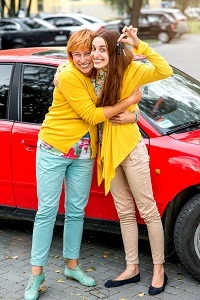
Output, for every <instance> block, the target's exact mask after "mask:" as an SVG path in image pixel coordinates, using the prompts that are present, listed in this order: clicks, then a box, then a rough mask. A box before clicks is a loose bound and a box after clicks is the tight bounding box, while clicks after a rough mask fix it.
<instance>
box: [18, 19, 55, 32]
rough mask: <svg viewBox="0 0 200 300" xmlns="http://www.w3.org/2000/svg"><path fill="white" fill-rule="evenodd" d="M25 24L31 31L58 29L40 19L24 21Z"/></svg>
mask: <svg viewBox="0 0 200 300" xmlns="http://www.w3.org/2000/svg"><path fill="white" fill-rule="evenodd" d="M24 23H25V24H26V25H27V26H28V27H29V28H30V29H55V28H56V27H55V26H54V25H52V24H50V23H48V22H46V21H44V20H41V19H38V18H33V19H31V18H26V19H24Z"/></svg>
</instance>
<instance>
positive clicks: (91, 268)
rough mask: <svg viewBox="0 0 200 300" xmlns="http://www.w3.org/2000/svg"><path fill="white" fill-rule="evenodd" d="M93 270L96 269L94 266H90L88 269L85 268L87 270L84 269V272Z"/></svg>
mask: <svg viewBox="0 0 200 300" xmlns="http://www.w3.org/2000/svg"><path fill="white" fill-rule="evenodd" d="M94 270H96V268H95V267H90V268H89V269H87V270H85V271H86V272H91V271H94Z"/></svg>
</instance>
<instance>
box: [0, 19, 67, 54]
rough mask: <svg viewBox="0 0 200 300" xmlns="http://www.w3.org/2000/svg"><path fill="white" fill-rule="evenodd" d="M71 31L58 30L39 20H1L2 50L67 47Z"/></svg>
mask: <svg viewBox="0 0 200 300" xmlns="http://www.w3.org/2000/svg"><path fill="white" fill-rule="evenodd" d="M69 37H70V30H63V29H58V28H56V27H55V26H53V25H51V24H49V23H48V22H46V21H44V20H41V19H39V18H28V17H26V18H1V19H0V49H1V50H4V49H13V48H27V47H39V46H65V45H66V44H67V41H68V39H69Z"/></svg>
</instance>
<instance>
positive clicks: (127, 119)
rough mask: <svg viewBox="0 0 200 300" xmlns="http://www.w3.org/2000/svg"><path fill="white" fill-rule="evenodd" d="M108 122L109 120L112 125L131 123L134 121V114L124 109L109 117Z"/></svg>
mask: <svg viewBox="0 0 200 300" xmlns="http://www.w3.org/2000/svg"><path fill="white" fill-rule="evenodd" d="M109 122H111V123H112V125H119V124H127V123H133V122H135V114H133V113H131V112H130V111H128V110H125V111H123V112H121V113H119V114H118V115H116V116H114V117H112V118H110V119H109Z"/></svg>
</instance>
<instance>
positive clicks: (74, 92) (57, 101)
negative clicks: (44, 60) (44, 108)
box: [38, 63, 106, 157]
mask: <svg viewBox="0 0 200 300" xmlns="http://www.w3.org/2000/svg"><path fill="white" fill-rule="evenodd" d="M92 99H93V100H92ZM96 101H97V96H96V94H95V92H94V87H93V84H92V82H91V79H90V78H89V77H87V76H85V75H84V74H83V73H81V72H80V71H79V70H78V69H77V68H76V67H75V66H74V65H73V64H71V63H67V64H66V67H65V68H63V69H62V71H61V73H60V75H59V83H58V87H56V88H55V89H54V92H53V102H52V105H51V107H50V108H49V112H48V113H47V114H46V116H45V120H44V122H43V124H42V126H41V129H40V132H39V136H38V137H39V139H41V140H42V141H44V142H46V143H49V144H50V145H51V146H53V147H55V148H56V149H58V150H60V151H61V152H63V153H67V152H68V151H69V149H70V148H71V147H72V146H73V145H74V144H75V143H76V142H77V141H78V140H79V139H80V138H81V137H82V136H83V135H84V134H85V133H87V132H89V133H90V138H91V150H92V157H95V156H96V153H97V142H98V140H97V126H96V124H97V123H100V122H103V121H105V120H106V117H105V115H104V112H103V108H102V107H99V108H97V107H96V106H95V102H96Z"/></svg>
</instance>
